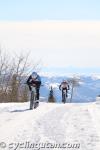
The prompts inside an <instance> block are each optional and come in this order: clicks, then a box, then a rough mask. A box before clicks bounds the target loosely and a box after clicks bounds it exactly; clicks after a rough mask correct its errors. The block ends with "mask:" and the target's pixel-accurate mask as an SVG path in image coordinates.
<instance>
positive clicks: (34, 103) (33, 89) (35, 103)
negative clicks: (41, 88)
mask: <svg viewBox="0 0 100 150" xmlns="http://www.w3.org/2000/svg"><path fill="white" fill-rule="evenodd" d="M38 105H39V100H37V92H36V86H35V85H33V86H31V98H30V109H33V108H34V109H35V108H37V107H38Z"/></svg>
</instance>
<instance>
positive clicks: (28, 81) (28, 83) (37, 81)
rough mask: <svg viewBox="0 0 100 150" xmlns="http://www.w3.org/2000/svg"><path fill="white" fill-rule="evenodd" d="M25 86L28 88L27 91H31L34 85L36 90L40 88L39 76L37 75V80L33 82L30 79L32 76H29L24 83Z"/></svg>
mask: <svg viewBox="0 0 100 150" xmlns="http://www.w3.org/2000/svg"><path fill="white" fill-rule="evenodd" d="M26 83H27V85H28V86H29V89H30V90H31V86H32V85H33V84H35V86H36V88H40V85H41V78H40V76H39V75H37V78H36V79H35V80H33V79H32V76H31V75H30V76H29V78H28V79H27V81H26Z"/></svg>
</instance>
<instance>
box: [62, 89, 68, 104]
mask: <svg viewBox="0 0 100 150" xmlns="http://www.w3.org/2000/svg"><path fill="white" fill-rule="evenodd" d="M66 101H67V90H66V89H63V90H62V102H63V103H64V104H65V103H66Z"/></svg>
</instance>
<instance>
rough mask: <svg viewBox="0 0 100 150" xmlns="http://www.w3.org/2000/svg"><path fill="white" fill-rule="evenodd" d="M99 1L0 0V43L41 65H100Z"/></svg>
mask: <svg viewBox="0 0 100 150" xmlns="http://www.w3.org/2000/svg"><path fill="white" fill-rule="evenodd" d="M99 6H100V1H99V0H70V1H69V0H50V1H49V0H37V1H36V0H9V1H8V0H3V1H2V2H1V1H0V45H1V47H2V49H6V51H10V52H13V51H16V52H17V53H20V52H21V51H31V59H35V60H39V59H41V60H42V62H43V64H44V67H52V66H53V67H69V66H72V67H93V68H98V69H99V68H100V63H99V62H100V9H99Z"/></svg>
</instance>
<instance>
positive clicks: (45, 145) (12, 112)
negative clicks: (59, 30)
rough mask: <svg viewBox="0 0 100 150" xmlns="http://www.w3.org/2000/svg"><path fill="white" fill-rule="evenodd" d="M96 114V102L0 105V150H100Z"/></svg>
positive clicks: (99, 120) (98, 109) (99, 118)
mask: <svg viewBox="0 0 100 150" xmlns="http://www.w3.org/2000/svg"><path fill="white" fill-rule="evenodd" d="M99 114H100V103H96V102H90V103H66V104H62V103H46V102H40V105H39V107H38V108H37V109H35V110H29V102H27V103H1V104H0V150H2V149H5V150H21V149H22V150H31V149H32V150H40V149H42V150H48V149H50V150H51V149H57V150H58V149H61V150H62V149H64V150H65V149H70V150H72V149H76V150H100V126H99V125H100V115H99ZM56 144H57V145H56ZM54 145H55V146H56V147H55V148H53V146H54ZM59 146H60V147H59ZM72 146H73V148H72Z"/></svg>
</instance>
